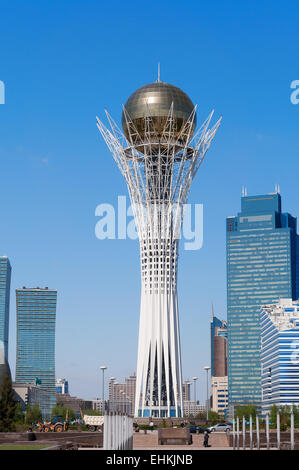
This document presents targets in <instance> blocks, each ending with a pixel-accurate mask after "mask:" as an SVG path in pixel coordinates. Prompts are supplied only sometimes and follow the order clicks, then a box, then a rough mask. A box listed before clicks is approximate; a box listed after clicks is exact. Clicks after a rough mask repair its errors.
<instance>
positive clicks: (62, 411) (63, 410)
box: [51, 403, 76, 421]
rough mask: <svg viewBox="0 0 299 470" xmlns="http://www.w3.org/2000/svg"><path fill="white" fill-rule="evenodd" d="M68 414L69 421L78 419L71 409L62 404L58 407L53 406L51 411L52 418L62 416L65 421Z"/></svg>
mask: <svg viewBox="0 0 299 470" xmlns="http://www.w3.org/2000/svg"><path fill="white" fill-rule="evenodd" d="M67 413H68V420H69V421H73V420H74V419H76V415H75V413H74V411H73V410H72V409H71V408H67V407H66V406H64V405H63V404H62V403H57V405H55V406H53V408H52V410H51V417H52V418H53V416H61V417H62V419H63V420H65V419H66V414H67Z"/></svg>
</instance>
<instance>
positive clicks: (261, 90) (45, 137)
mask: <svg viewBox="0 0 299 470" xmlns="http://www.w3.org/2000/svg"><path fill="white" fill-rule="evenodd" d="M298 20H299V5H298V2H296V1H289V2H287V3H286V2H270V1H263V2H258V1H243V2H239V1H229V0H227V1H226V2H223V1H217V0H216V1H214V2H213V3H211V2H202V1H199V0H196V1H188V0H187V1H186V2H184V3H183V2H181V1H177V0H172V1H169V0H167V1H159V2H158V1H156V0H153V1H151V2H141V1H138V2H137V1H127V2H121V1H115V0H114V1H113V0H111V1H110V2H99V1H97V0H93V1H91V0H84V1H83V0H80V1H77V0H73V1H72V2H70V1H67V0H59V1H57V0H51V1H48V0H43V2H38V1H32V0H27V1H26V2H24V1H19V0H15V1H14V2H9V1H2V2H1V16H0V44H1V47H0V80H2V81H4V83H5V91H6V96H5V98H6V103H5V105H1V106H0V171H1V185H0V210H1V217H0V220H1V231H0V253H1V254H7V255H8V256H9V258H10V260H11V264H12V269H13V270H12V291H11V317H10V348H9V359H10V364H11V368H12V371H13V373H14V370H15V335H16V330H15V323H16V322H15V315H16V313H15V289H16V288H19V287H22V286H27V287H34V286H41V287H43V286H49V288H57V289H58V308H57V342H56V356H57V360H56V370H57V376H58V377H66V378H68V379H69V382H70V391H71V393H72V394H73V395H77V396H82V397H85V398H91V397H94V396H99V395H100V393H101V381H100V377H101V376H100V371H99V366H100V365H102V364H106V365H107V366H108V371H107V374H106V376H107V377H109V376H115V377H117V378H118V379H122V378H123V377H124V376H126V375H128V374H130V373H131V372H133V371H135V369H136V356H137V336H138V322H139V300H140V274H139V253H138V251H139V247H138V242H136V241H131V240H105V241H99V240H98V239H97V238H96V237H95V234H94V229H95V225H96V222H97V218H96V217H95V208H96V207H97V205H98V204H100V203H112V204H116V202H117V196H118V195H126V194H127V190H126V187H125V183H124V181H123V179H122V177H121V175H120V173H119V170H118V168H117V166H116V164H115V162H114V160H113V159H112V156H111V155H110V154H109V151H108V149H107V148H106V146H105V143H104V142H103V140H102V138H101V136H100V134H99V132H98V130H97V128H96V122H95V116H96V115H99V116H100V117H101V118H103V117H104V109H105V107H107V108H108V109H109V112H110V113H111V114H112V116H113V117H114V118H115V120H116V121H118V122H119V120H120V115H121V105H122V104H124V103H125V101H126V100H127V98H128V97H129V95H130V94H131V93H132V92H133V91H134V90H135V89H136V88H138V87H140V86H142V85H144V84H146V83H149V82H152V81H154V80H155V79H156V75H157V63H158V62H160V63H161V79H162V80H163V81H165V82H169V83H173V84H175V85H177V86H179V87H181V88H182V89H183V90H184V91H185V92H186V93H187V94H188V95H189V96H190V97H191V99H192V101H193V102H194V103H198V106H199V114H198V122H201V121H202V120H203V119H204V118H205V117H206V116H207V114H208V113H209V111H210V110H211V109H213V108H214V109H215V115H216V117H218V116H220V115H223V122H222V125H221V128H220V130H219V132H218V134H217V136H216V138H215V140H214V142H213V144H212V147H211V148H210V150H209V152H208V154H207V157H206V160H205V162H204V163H203V165H202V167H201V168H200V170H199V172H198V174H197V176H196V179H195V180H194V182H193V186H192V190H191V194H190V202H194V203H202V204H203V205H204V245H203V248H202V249H201V250H199V251H181V256H180V265H179V306H180V325H181V343H182V360H183V375H184V378H190V377H192V376H194V375H197V376H199V384H198V392H197V393H198V395H197V396H199V397H200V398H201V400H203V399H204V393H205V383H204V380H205V375H204V372H203V367H204V366H205V365H206V364H207V363H209V319H210V309H211V302H212V301H213V303H214V308H215V312H216V313H217V314H218V315H219V316H220V317H222V318H225V316H226V269H225V218H226V217H227V216H229V215H234V214H235V213H236V212H237V211H238V210H239V208H240V196H241V188H242V186H243V185H246V186H247V188H248V195H252V194H263V193H267V192H271V191H274V186H275V184H276V183H279V184H280V189H281V194H282V202H283V210H285V211H288V212H290V213H292V214H293V215H294V216H297V215H298V214H299V195H298V170H299V160H298V157H299V140H298V124H299V105H297V106H296V105H293V104H291V102H290V94H291V89H290V83H291V82H292V81H293V80H296V79H299V70H298V44H299V42H298Z"/></svg>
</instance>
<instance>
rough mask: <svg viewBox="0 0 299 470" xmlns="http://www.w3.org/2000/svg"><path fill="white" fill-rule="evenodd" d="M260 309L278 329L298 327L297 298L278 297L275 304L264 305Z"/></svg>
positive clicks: (298, 311)
mask: <svg viewBox="0 0 299 470" xmlns="http://www.w3.org/2000/svg"><path fill="white" fill-rule="evenodd" d="M262 310H264V311H265V312H267V313H268V315H269V317H270V318H271V321H272V322H273V324H274V325H275V326H276V328H277V329H278V330H288V329H294V328H297V329H299V300H295V301H294V300H292V299H280V300H279V302H277V303H276V304H272V305H264V306H263V307H262Z"/></svg>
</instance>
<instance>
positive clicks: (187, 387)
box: [183, 380, 191, 401]
mask: <svg viewBox="0 0 299 470" xmlns="http://www.w3.org/2000/svg"><path fill="white" fill-rule="evenodd" d="M183 400H184V401H190V400H191V382H190V380H185V382H183Z"/></svg>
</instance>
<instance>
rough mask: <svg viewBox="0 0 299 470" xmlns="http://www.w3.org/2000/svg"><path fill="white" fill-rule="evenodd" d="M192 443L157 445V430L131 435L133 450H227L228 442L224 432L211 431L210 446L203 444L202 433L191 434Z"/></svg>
mask: <svg viewBox="0 0 299 470" xmlns="http://www.w3.org/2000/svg"><path fill="white" fill-rule="evenodd" d="M192 438H193V443H192V444H191V445H185V446H182V445H163V446H161V445H160V446H159V445H158V432H157V431H153V432H150V431H148V432H147V434H144V433H143V432H139V433H134V436H133V449H134V450H167V449H172V450H188V449H190V450H209V449H213V450H216V449H217V450H219V449H223V450H229V449H230V447H229V444H228V439H227V436H226V434H224V433H216V432H215V433H211V434H210V438H209V445H210V447H208V448H206V447H204V446H203V434H192Z"/></svg>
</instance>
